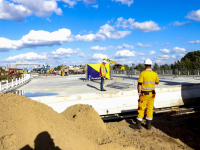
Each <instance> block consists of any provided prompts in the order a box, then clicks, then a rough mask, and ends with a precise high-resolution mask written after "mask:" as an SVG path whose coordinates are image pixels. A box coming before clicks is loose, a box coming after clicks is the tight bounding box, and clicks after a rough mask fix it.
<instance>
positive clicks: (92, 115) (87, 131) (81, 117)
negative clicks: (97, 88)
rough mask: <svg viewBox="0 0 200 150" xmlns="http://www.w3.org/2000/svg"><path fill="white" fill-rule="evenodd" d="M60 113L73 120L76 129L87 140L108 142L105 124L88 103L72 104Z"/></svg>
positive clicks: (101, 142) (100, 142)
mask: <svg viewBox="0 0 200 150" xmlns="http://www.w3.org/2000/svg"><path fill="white" fill-rule="evenodd" d="M62 115H64V116H65V117H66V118H67V119H68V120H71V121H73V125H74V126H75V127H76V129H78V131H79V132H80V131H81V133H82V134H84V136H85V137H87V138H88V139H89V140H92V141H94V142H96V143H98V144H100V145H101V144H104V143H107V142H109V136H108V134H107V131H106V125H105V124H104V122H103V120H102V119H101V118H100V116H99V114H98V113H97V112H96V111H95V109H94V108H92V107H91V106H90V105H80V104H78V105H73V106H71V107H68V108H67V109H66V110H65V111H64V112H63V113H62Z"/></svg>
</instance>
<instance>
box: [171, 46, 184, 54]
mask: <svg viewBox="0 0 200 150" xmlns="http://www.w3.org/2000/svg"><path fill="white" fill-rule="evenodd" d="M171 52H172V53H185V52H186V49H185V48H179V47H174V48H173V49H172V51H171Z"/></svg>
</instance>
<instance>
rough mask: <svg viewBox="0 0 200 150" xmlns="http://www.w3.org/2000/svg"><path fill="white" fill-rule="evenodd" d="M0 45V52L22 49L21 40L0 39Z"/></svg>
mask: <svg viewBox="0 0 200 150" xmlns="http://www.w3.org/2000/svg"><path fill="white" fill-rule="evenodd" d="M0 43H1V44H0V52H1V51H9V49H19V48H22V47H23V42H22V41H21V40H10V39H6V38H0Z"/></svg>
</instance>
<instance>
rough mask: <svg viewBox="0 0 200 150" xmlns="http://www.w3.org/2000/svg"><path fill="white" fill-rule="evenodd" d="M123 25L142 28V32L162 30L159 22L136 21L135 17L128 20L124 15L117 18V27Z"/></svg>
mask: <svg viewBox="0 0 200 150" xmlns="http://www.w3.org/2000/svg"><path fill="white" fill-rule="evenodd" d="M120 26H121V27H122V28H130V29H136V30H140V31H142V32H152V31H158V30H161V28H160V27H159V26H158V24H157V23H155V22H154V21H151V20H150V21H145V22H141V23H140V22H135V19H133V18H129V19H128V20H126V19H124V18H123V17H120V18H118V19H117V22H116V27H120Z"/></svg>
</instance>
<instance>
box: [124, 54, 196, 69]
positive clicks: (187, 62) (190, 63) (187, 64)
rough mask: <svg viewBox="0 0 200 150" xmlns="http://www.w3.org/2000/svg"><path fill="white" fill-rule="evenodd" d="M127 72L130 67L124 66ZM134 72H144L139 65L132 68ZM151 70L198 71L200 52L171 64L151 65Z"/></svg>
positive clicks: (141, 65)
mask: <svg viewBox="0 0 200 150" xmlns="http://www.w3.org/2000/svg"><path fill="white" fill-rule="evenodd" d="M124 66H125V68H126V69H127V70H129V69H130V70H131V69H132V67H129V66H128V65H124ZM134 69H136V70H144V69H145V68H144V65H143V64H141V63H139V64H138V65H137V66H135V67H134ZM152 69H153V70H170V69H173V70H174V69H178V70H191V69H192V70H195V69H200V50H197V51H193V52H188V53H187V54H186V55H185V56H184V57H182V58H181V59H180V60H177V61H175V62H174V63H173V64H170V65H168V64H164V65H160V66H159V65H158V64H157V63H154V64H153V68H152Z"/></svg>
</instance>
